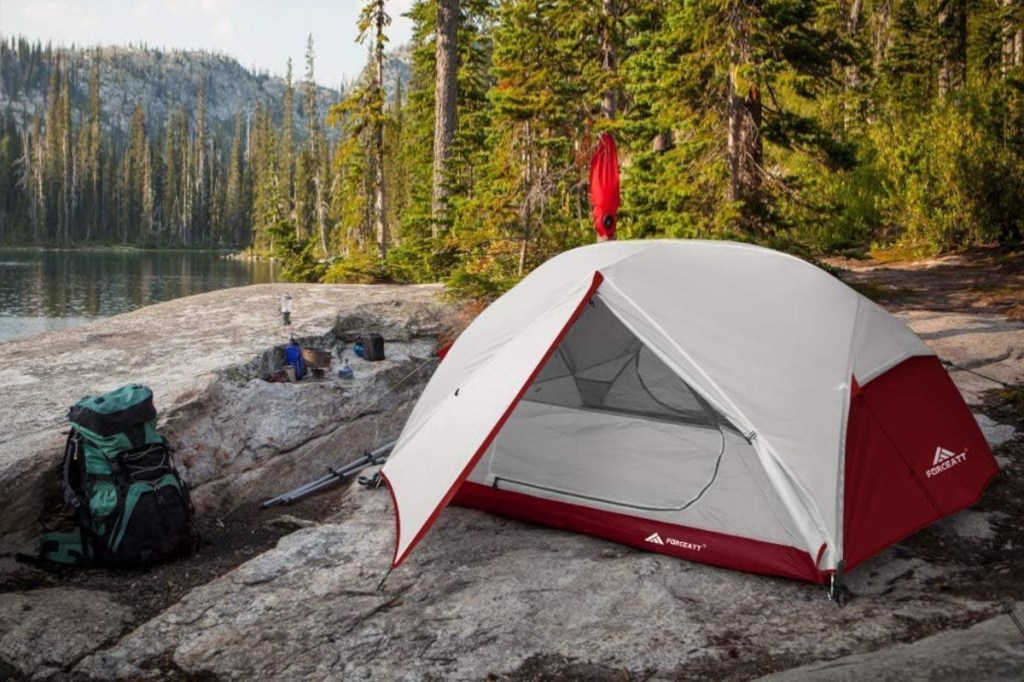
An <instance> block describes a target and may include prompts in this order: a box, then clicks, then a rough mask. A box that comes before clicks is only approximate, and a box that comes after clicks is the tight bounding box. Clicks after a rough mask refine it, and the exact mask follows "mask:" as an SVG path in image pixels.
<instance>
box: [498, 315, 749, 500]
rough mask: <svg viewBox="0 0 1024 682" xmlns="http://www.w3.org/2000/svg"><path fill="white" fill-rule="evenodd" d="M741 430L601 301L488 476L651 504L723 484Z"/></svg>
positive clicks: (505, 439)
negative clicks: (730, 447)
mask: <svg viewBox="0 0 1024 682" xmlns="http://www.w3.org/2000/svg"><path fill="white" fill-rule="evenodd" d="M722 428H731V427H729V425H728V422H727V421H726V420H725V419H724V418H723V417H722V416H721V415H719V414H717V413H716V412H715V411H714V410H713V409H712V408H711V407H710V406H709V405H708V404H707V403H706V402H705V401H704V400H702V399H701V398H700V397H699V396H698V395H697V394H696V393H695V392H694V391H693V390H691V389H690V387H689V386H687V384H686V383H685V382H684V381H683V380H682V379H681V378H679V377H678V376H677V375H676V374H674V373H673V372H672V370H671V369H669V367H668V366H667V365H665V364H664V363H663V362H662V361H661V360H660V359H659V358H658V357H657V356H656V355H655V354H654V353H653V352H652V351H651V350H650V349H648V348H647V347H646V346H645V345H644V344H643V342H642V341H641V340H640V339H638V338H637V337H636V336H635V335H634V334H633V333H632V332H631V331H629V330H628V329H627V328H626V327H625V326H624V325H623V324H622V323H621V322H620V321H619V320H618V318H617V317H615V315H614V314H613V313H612V312H611V311H610V310H609V309H608V308H607V306H606V305H605V304H604V303H603V302H602V301H601V300H600V298H595V299H594V300H593V302H592V303H591V305H590V306H588V308H587V310H586V311H585V312H584V313H583V315H582V316H581V317H580V318H579V320H577V322H576V324H575V325H574V326H573V328H572V329H571V330H570V331H569V333H568V334H567V335H566V337H565V339H564V340H563V341H562V343H561V344H560V346H559V347H558V349H557V350H556V352H555V353H554V354H553V355H552V356H551V358H550V359H549V360H548V362H547V364H546V365H545V366H544V368H543V369H542V370H541V372H540V374H539V375H538V376H537V378H536V380H535V381H534V382H533V384H532V385H531V386H530V387H529V389H527V391H526V393H525V394H524V396H523V399H522V401H521V402H520V403H519V405H518V406H517V407H516V409H515V411H514V412H513V413H512V415H511V416H510V418H509V420H508V421H507V422H506V424H505V425H504V427H503V428H502V430H501V432H500V433H499V434H498V436H497V437H496V438H495V441H494V444H493V452H492V453H491V457H490V458H489V460H490V465H489V466H490V470H489V476H488V478H489V479H490V481H491V482H492V484H493V485H496V486H498V487H500V488H506V489H520V488H522V489H525V490H523V492H528V493H531V494H538V491H540V492H543V493H550V494H552V495H557V496H569V497H573V498H577V499H582V500H592V501H597V502H601V503H605V504H611V505H615V506H620V507H627V508H633V509H644V510H665V511H669V510H681V509H686V508H688V507H690V506H692V505H694V504H697V503H698V502H699V500H700V499H701V497H702V496H703V495H704V493H705V492H706V491H707V490H708V489H709V488H710V487H711V486H712V485H713V484H714V481H715V479H716V477H717V475H718V470H719V467H720V465H721V461H722V457H723V455H724V454H725V452H726V448H725V443H726V439H725V438H724V435H723V432H722Z"/></svg>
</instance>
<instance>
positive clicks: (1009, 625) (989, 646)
mask: <svg viewBox="0 0 1024 682" xmlns="http://www.w3.org/2000/svg"><path fill="white" fill-rule="evenodd" d="M1021 611H1022V609H1021V605H1020V604H1018V605H1017V613H1018V614H1020V613H1021ZM1021 679H1024V635H1021V633H1020V631H1019V630H1018V629H1017V627H1016V626H1015V625H1014V624H1013V622H1012V621H1011V620H1010V617H1009V616H1007V615H1002V616H997V617H996V618H991V619H989V620H986V621H984V622H982V623H978V624H977V625H974V626H971V627H969V628H967V629H964V630H949V631H947V632H940V633H939V634H937V635H932V636H931V637H925V638H923V639H920V640H918V641H916V642H912V643H910V644H898V645H896V646H893V647H890V648H888V649H885V650H882V651H878V652H873V653H870V654H856V655H853V656H844V657H843V658H839V659H836V660H834V661H828V662H825V663H815V664H813V665H808V666H803V667H800V668H794V669H791V670H787V671H785V672H782V673H777V674H775V675H769V676H767V677H763V678H761V680H762V682H860V681H861V680H872V681H873V682H903V681H904V680H906V681H912V680H928V681H929V682H960V681H961V680H986V681H987V682H1019V681H1020V680H1021Z"/></svg>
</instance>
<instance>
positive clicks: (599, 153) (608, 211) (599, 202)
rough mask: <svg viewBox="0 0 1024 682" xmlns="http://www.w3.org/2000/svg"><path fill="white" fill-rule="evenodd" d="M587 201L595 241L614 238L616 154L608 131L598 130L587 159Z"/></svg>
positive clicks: (616, 203) (615, 219) (616, 197)
mask: <svg viewBox="0 0 1024 682" xmlns="http://www.w3.org/2000/svg"><path fill="white" fill-rule="evenodd" d="M590 205H591V206H592V207H593V210H594V229H595V230H596V231H597V238H598V241H606V240H609V239H615V227H616V225H617V224H618V214H619V154H618V151H617V150H616V149H615V138H614V137H612V134H611V133H601V137H600V139H599V140H598V143H597V149H596V150H594V156H593V158H591V159H590Z"/></svg>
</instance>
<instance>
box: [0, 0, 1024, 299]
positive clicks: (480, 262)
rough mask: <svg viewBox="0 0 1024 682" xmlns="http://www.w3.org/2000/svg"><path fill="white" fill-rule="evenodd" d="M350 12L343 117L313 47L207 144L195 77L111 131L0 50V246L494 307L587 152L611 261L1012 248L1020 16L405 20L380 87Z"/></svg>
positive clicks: (867, 9)
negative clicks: (621, 252)
mask: <svg viewBox="0 0 1024 682" xmlns="http://www.w3.org/2000/svg"><path fill="white" fill-rule="evenodd" d="M361 2H362V13H361V16H360V20H359V26H358V27H357V28H358V31H359V40H360V41H361V42H362V43H363V44H364V46H365V48H366V50H367V55H368V57H367V63H366V65H365V68H364V69H363V71H362V75H361V77H360V78H359V79H358V80H357V81H356V82H354V83H351V84H348V85H347V86H346V87H345V88H344V90H343V91H342V92H341V93H340V95H339V97H338V100H337V101H335V102H331V103H330V106H328V107H324V106H323V104H324V103H323V102H322V101H319V102H318V97H322V94H320V93H319V91H318V89H317V87H316V86H315V78H316V73H315V66H316V63H315V62H316V60H315V49H314V45H313V43H312V40H310V42H309V44H308V45H307V52H306V62H305V64H304V65H301V66H302V67H303V68H302V73H301V75H299V76H295V75H293V73H292V65H291V64H288V65H287V77H286V87H285V89H284V94H283V97H284V101H283V103H282V106H279V107H273V108H272V107H264V106H262V105H257V106H255V107H254V108H252V109H251V110H246V111H243V110H242V109H241V108H239V110H238V112H237V115H236V116H235V119H234V121H233V124H232V125H230V126H229V128H228V129H227V131H226V132H223V134H222V133H221V132H217V133H216V134H215V133H214V132H213V131H212V130H211V129H210V128H209V127H208V123H207V116H206V114H205V112H204V88H205V87H206V85H205V83H204V81H203V78H202V75H201V74H197V77H196V83H195V84H194V85H195V88H196V91H197V106H196V107H195V110H191V111H187V110H185V109H184V108H182V109H179V110H175V111H171V112H170V113H169V114H168V115H167V116H166V117H165V118H163V119H162V120H154V119H153V118H152V117H151V116H150V115H149V112H148V111H147V102H146V101H137V102H134V103H132V106H131V115H130V119H129V122H128V123H127V125H126V130H124V131H122V132H117V131H116V130H115V129H114V128H113V127H111V126H110V125H109V122H105V121H104V120H103V118H104V117H103V114H102V109H103V108H102V103H101V101H100V87H99V83H100V78H101V74H102V70H103V69H104V64H103V62H102V60H99V59H94V60H92V61H91V65H90V67H89V68H88V70H85V71H81V70H79V69H78V68H76V66H75V64H74V63H72V61H71V60H68V59H66V58H65V57H63V56H62V53H61V51H59V50H57V51H53V50H49V49H48V48H46V49H44V48H42V47H41V46H39V45H29V44H28V43H26V42H25V41H24V40H9V41H5V42H4V43H3V46H2V49H3V51H4V53H5V54H4V56H3V62H2V63H0V68H2V69H3V75H4V79H5V82H7V83H10V82H12V81H16V80H18V79H22V80H24V79H29V78H32V77H33V69H35V71H36V72H38V71H39V70H40V68H41V66H40V64H45V66H46V70H45V72H46V73H48V74H49V75H48V84H47V88H46V92H47V95H46V98H45V103H44V105H43V106H42V107H40V108H39V110H38V111H37V112H36V114H35V115H34V116H32V117H30V118H23V119H19V118H18V117H16V116H14V115H13V114H12V113H11V111H10V107H9V105H5V104H4V103H2V102H0V243H3V244H18V245H40V246H61V247H63V246H85V245H92V244H95V245H108V244H125V245H134V246H146V247H184V248H233V249H247V250H250V251H251V252H252V253H253V254H255V255H258V256H262V257H269V256H273V257H275V258H278V259H280V260H281V262H282V263H283V265H284V267H285V272H286V275H287V276H288V277H289V278H290V279H294V280H296V281H325V282H382V281H395V282H427V281H444V282H446V283H447V284H448V287H449V290H450V291H452V292H453V293H455V294H456V295H465V296H473V297H479V298H484V299H487V298H492V297H494V296H496V295H499V294H500V293H501V292H503V291H504V290H506V289H508V288H509V287H510V286H512V285H513V284H514V283H515V282H516V281H518V279H520V278H521V277H522V276H523V275H524V274H525V273H527V272H528V271H529V270H531V269H532V268H534V267H536V266H537V265H538V264H540V263H542V262H543V261H544V260H546V259H547V258H549V257H551V256H552V255H554V254H556V253H558V252H561V251H564V250H566V249H569V248H573V247H575V246H579V245H582V244H586V243H590V242H592V241H594V239H595V233H594V228H593V221H592V218H591V210H590V205H589V192H588V171H589V163H590V158H591V155H592V154H593V152H594V149H595V147H596V144H597V140H598V136H599V135H600V133H602V132H605V131H608V132H611V133H613V135H614V136H615V139H616V142H617V145H618V150H619V160H620V166H621V188H622V206H621V209H620V214H619V222H618V235H617V238H619V239H647V238H657V237H672V238H701V239H734V240H742V241H752V242H757V243H762V244H766V245H768V246H771V247H773V248H780V249H784V250H787V251H790V252H793V253H797V254H799V255H802V256H805V257H815V256H819V255H823V254H832V253H857V252H864V251H865V250H867V249H871V248H880V247H889V246H894V245H895V246H898V247H900V249H901V250H904V251H906V252H909V253H912V254H914V255H919V256H924V255H929V254H935V253H941V252H948V251H954V250H959V249H965V248H971V247H975V246H988V245H1001V246H1006V247H1015V246H1019V245H1020V244H1021V243H1022V241H1024V3H1021V2H1019V0H970V1H968V0H685V1H684V0H588V1H587V2H580V1H578V0H417V2H415V3H414V4H413V6H412V9H411V10H410V11H409V17H410V18H411V19H412V20H413V22H414V27H415V28H414V34H413V38H412V44H411V45H410V46H408V49H407V50H406V51H405V53H404V54H406V55H407V57H408V60H409V64H408V66H409V75H408V78H402V79H398V80H397V81H396V82H395V85H394V86H393V87H390V88H388V87H385V80H386V78H385V64H386V61H387V59H388V58H389V57H388V55H389V54H391V51H392V50H393V48H394V46H393V45H391V43H390V42H389V29H390V26H391V20H392V16H391V15H390V13H389V12H390V11H391V10H390V7H389V4H390V3H389V2H388V1H387V0H361ZM36 77H38V76H36ZM78 91H81V92H83V93H85V94H84V96H82V97H76V95H75V94H74V93H75V92H78ZM7 96H8V95H6V94H5V95H4V97H7ZM78 100H81V101H78ZM5 106H7V110H6V112H5ZM324 111H326V114H324V113H322V112H324ZM297 118H298V119H300V120H296V119H297Z"/></svg>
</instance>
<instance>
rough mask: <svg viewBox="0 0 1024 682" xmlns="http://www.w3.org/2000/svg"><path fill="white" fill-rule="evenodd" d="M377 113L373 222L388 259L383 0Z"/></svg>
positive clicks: (379, 245) (381, 254) (379, 0)
mask: <svg viewBox="0 0 1024 682" xmlns="http://www.w3.org/2000/svg"><path fill="white" fill-rule="evenodd" d="M375 53H376V54H375V57H374V60H375V62H376V64H375V66H376V73H375V74H374V78H375V80H376V83H375V87H376V89H377V93H376V96H377V104H376V106H377V111H376V112H374V113H375V114H376V120H375V121H374V130H373V144H374V156H375V160H374V165H375V168H374V174H375V176H376V177H375V185H374V190H375V191H374V222H375V223H376V228H377V254H378V256H379V257H380V260H382V261H384V260H386V259H387V257H388V225H387V213H385V206H384V0H377V44H376V46H375Z"/></svg>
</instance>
